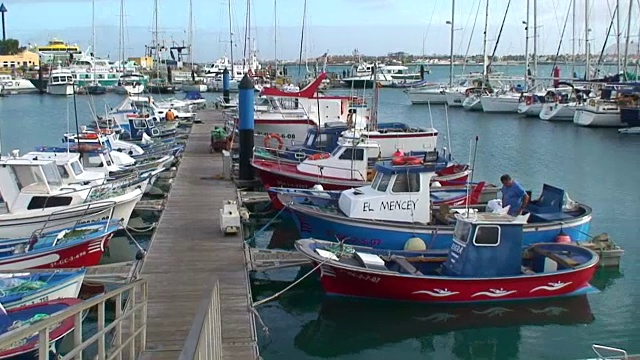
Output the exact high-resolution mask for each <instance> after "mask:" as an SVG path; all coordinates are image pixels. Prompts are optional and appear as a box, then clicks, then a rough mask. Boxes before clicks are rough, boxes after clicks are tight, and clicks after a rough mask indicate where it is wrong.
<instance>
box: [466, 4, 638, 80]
mask: <svg viewBox="0 0 640 360" xmlns="http://www.w3.org/2000/svg"><path fill="white" fill-rule="evenodd" d="M638 1H640V0H638ZM480 5H482V1H478V8H477V9H476V17H475V19H474V20H473V27H472V28H471V35H469V42H468V43H467V51H466V52H465V53H464V61H463V62H462V73H463V74H464V70H465V68H466V67H467V59H468V58H469V49H471V41H472V40H473V34H474V33H475V29H476V22H477V21H478V15H479V14H480Z"/></svg>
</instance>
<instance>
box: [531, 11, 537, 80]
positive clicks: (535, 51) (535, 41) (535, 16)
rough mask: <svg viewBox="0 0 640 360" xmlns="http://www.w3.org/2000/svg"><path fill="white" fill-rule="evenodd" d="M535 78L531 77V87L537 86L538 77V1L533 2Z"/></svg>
mask: <svg viewBox="0 0 640 360" xmlns="http://www.w3.org/2000/svg"><path fill="white" fill-rule="evenodd" d="M532 75H533V76H532V77H531V87H533V88H535V86H536V76H538V0H533V74H532Z"/></svg>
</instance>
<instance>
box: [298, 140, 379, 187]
mask: <svg viewBox="0 0 640 360" xmlns="http://www.w3.org/2000/svg"><path fill="white" fill-rule="evenodd" d="M379 154H380V146H379V145H378V144H375V143H371V142H368V141H366V140H363V141H341V142H340V143H339V144H338V146H337V147H336V148H335V149H334V150H333V152H332V153H331V154H329V153H316V154H313V155H309V157H307V159H306V160H304V161H303V162H301V163H300V164H298V165H297V170H298V171H299V172H301V173H305V174H309V175H317V176H319V177H334V178H340V179H351V180H358V181H367V180H368V173H367V172H368V170H369V161H368V159H369V158H371V157H376V156H379Z"/></svg>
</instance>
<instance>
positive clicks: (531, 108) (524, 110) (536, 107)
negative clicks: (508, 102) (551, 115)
mask: <svg viewBox="0 0 640 360" xmlns="http://www.w3.org/2000/svg"><path fill="white" fill-rule="evenodd" d="M543 105H544V104H543V103H535V104H529V105H527V103H524V102H521V103H520V104H518V114H521V115H524V116H531V117H539V116H540V112H541V111H542V107H543Z"/></svg>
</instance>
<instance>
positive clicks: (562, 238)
mask: <svg viewBox="0 0 640 360" xmlns="http://www.w3.org/2000/svg"><path fill="white" fill-rule="evenodd" d="M555 241H556V242H557V243H562V244H566V243H570V242H571V236H569V235H567V234H565V233H564V231H561V232H560V234H558V236H556V239H555Z"/></svg>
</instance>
